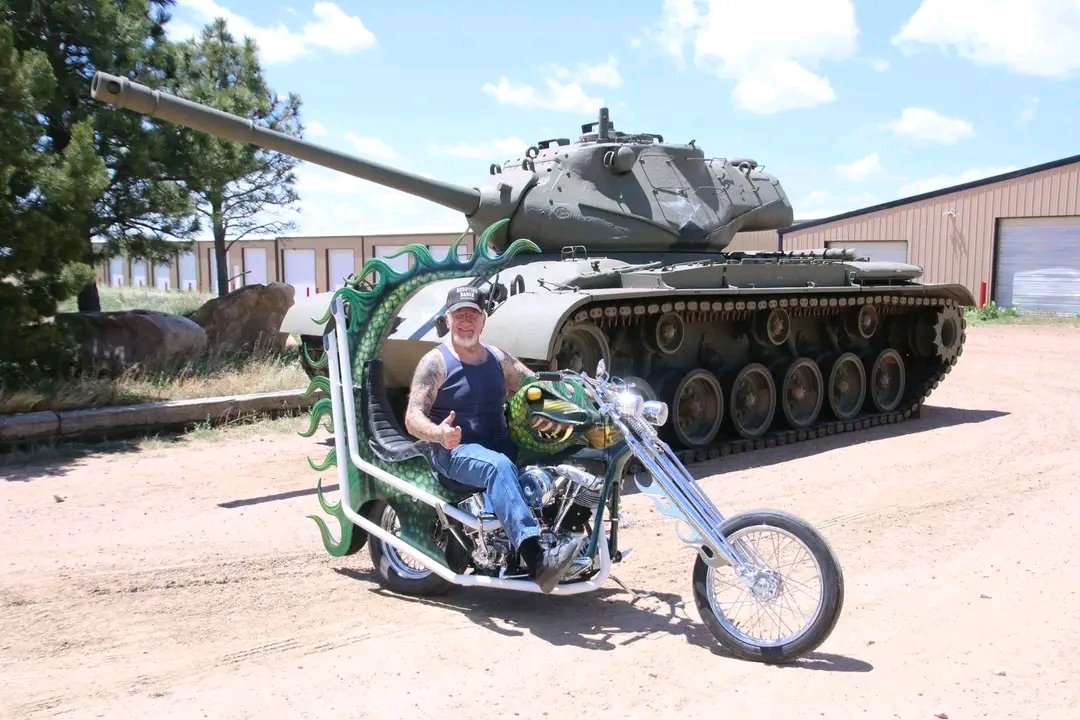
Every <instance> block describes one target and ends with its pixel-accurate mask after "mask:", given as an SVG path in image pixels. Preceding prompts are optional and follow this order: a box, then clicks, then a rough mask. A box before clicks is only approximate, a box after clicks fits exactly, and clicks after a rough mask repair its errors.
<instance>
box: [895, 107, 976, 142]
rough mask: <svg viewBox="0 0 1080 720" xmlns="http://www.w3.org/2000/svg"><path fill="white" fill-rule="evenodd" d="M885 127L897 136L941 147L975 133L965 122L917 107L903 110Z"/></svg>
mask: <svg viewBox="0 0 1080 720" xmlns="http://www.w3.org/2000/svg"><path fill="white" fill-rule="evenodd" d="M886 127H887V128H888V129H890V130H892V131H893V132H894V133H896V134H897V135H903V136H904V137H910V138H915V139H917V140H929V141H931V142H936V143H940V144H942V145H952V144H953V143H955V142H956V141H957V140H960V139H962V138H965V137H968V136H970V135H973V134H974V133H975V128H974V126H972V124H971V123H970V122H968V121H967V120H963V119H961V118H955V117H948V116H945V115H941V114H939V113H936V112H934V111H933V110H928V109H927V108H917V107H910V108H904V110H903V112H901V113H900V117H899V118H897V119H896V120H893V121H892V122H890V123H887V124H886Z"/></svg>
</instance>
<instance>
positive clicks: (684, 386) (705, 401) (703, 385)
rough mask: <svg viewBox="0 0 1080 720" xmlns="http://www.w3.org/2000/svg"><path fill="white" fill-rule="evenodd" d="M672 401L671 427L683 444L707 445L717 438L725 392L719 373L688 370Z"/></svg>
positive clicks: (722, 417) (722, 415) (722, 414)
mask: <svg viewBox="0 0 1080 720" xmlns="http://www.w3.org/2000/svg"><path fill="white" fill-rule="evenodd" d="M670 405H671V429H672V432H673V433H674V434H675V439H676V440H677V441H678V442H679V443H681V444H682V446H683V447H687V448H699V447H705V446H706V445H708V444H709V443H711V442H712V441H713V439H714V438H715V437H716V433H717V431H718V430H719V429H720V423H721V422H722V421H723V419H724V394H723V391H722V390H721V389H720V381H719V380H717V379H716V376H715V375H713V374H712V373H711V372H709V371H708V370H703V369H701V368H698V369H697V370H691V371H690V372H688V373H686V375H684V376H683V377H682V379H681V380H679V384H678V385H676V386H675V392H674V393H673V394H672V396H671V403H670Z"/></svg>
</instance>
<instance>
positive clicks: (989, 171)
mask: <svg viewBox="0 0 1080 720" xmlns="http://www.w3.org/2000/svg"><path fill="white" fill-rule="evenodd" d="M1015 169H1016V168H1015V167H1013V166H1011V165H1009V166H1005V167H987V168H972V169H970V170H964V171H963V172H961V173H957V174H955V175H947V174H943V175H935V176H934V177H928V178H923V179H921V180H915V181H913V182H909V183H906V184H904V185H901V186H900V190H899V197H910V196H911V195H920V194H922V193H925V192H930V191H931V190H940V189H942V188H947V187H952V186H953V185H962V184H964V183H969V182H973V181H975V180H982V179H983V178H988V177H992V176H994V175H1001V174H1002V173H1007V172H1012V171H1013V170H1015Z"/></svg>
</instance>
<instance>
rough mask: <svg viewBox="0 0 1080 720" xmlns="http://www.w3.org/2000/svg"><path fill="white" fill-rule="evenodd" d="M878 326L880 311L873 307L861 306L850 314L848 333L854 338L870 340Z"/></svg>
mask: <svg viewBox="0 0 1080 720" xmlns="http://www.w3.org/2000/svg"><path fill="white" fill-rule="evenodd" d="M878 325H879V320H878V310H877V308H876V307H874V306H873V305H860V306H859V307H858V308H852V309H851V311H850V312H849V313H848V316H847V332H848V335H850V336H851V337H853V338H863V339H865V340H869V339H870V338H872V337H874V333H876V332H877V330H878Z"/></svg>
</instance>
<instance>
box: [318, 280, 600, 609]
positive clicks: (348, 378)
mask: <svg viewBox="0 0 1080 720" xmlns="http://www.w3.org/2000/svg"><path fill="white" fill-rule="evenodd" d="M330 307H331V310H332V313H333V318H334V329H333V330H331V331H330V332H329V333H327V335H326V344H327V345H329V346H330V347H327V348H326V349H327V353H326V355H327V364H328V368H327V369H328V371H329V373H330V405H331V409H332V412H333V419H334V447H335V448H336V449H337V457H338V458H339V460H338V463H337V474H338V493H339V495H340V498H339V499H340V502H341V509H342V512H343V513H344V515H345V517H346V518H347V519H348V520H349V521H350V522H352V523H353V524H354V525H358V526H360V527H361V528H363V529H364V530H366V531H367V532H368V533H369V534H370V535H372V536H373V537H376V538H378V539H380V540H382V541H383V542H385V543H387V544H389V545H392V546H393V547H394V548H395V549H397V550H398V551H400V552H404V553H406V554H407V555H409V556H410V557H413V558H415V559H416V561H417V562H419V563H420V564H421V565H423V566H424V567H426V568H427V569H428V570H431V571H432V572H434V573H435V574H436V575H438V576H439V577H441V578H443V579H444V580H447V581H448V582H452V583H454V584H455V585H464V586H472V587H489V588H497V589H500V590H517V591H519V592H533V593H539V592H542V591H541V590H540V586H539V585H537V584H536V583H535V582H533V581H532V580H507V579H504V578H494V577H489V576H486V575H465V574H461V573H455V572H454V571H453V570H451V569H450V568H449V567H447V566H446V565H444V564H443V563H441V562H439V561H438V560H436V559H435V558H432V557H430V556H428V555H426V554H425V553H424V552H423V551H421V550H419V549H418V548H415V547H413V546H412V545H410V544H409V543H407V542H405V541H404V540H402V539H401V538H399V537H397V536H396V535H392V534H391V533H389V532H387V531H386V530H384V529H383V528H381V527H380V526H378V525H376V524H375V523H373V522H371V521H370V520H368V519H367V518H365V517H364V516H362V515H360V514H359V513H357V512H356V511H355V510H353V509H352V498H351V497H350V495H349V470H348V467H347V466H346V465H345V464H344V463H343V462H342V461H341V458H343V457H348V458H349V459H350V460H352V462H353V464H354V465H356V467H357V469H358V470H360V471H361V472H364V473H368V474H369V475H373V476H374V477H377V478H378V479H380V480H382V481H384V482H386V483H387V484H389V485H392V486H393V487H395V488H397V489H399V490H401V491H402V492H405V493H408V494H409V495H411V496H413V497H415V498H417V499H418V500H421V501H423V502H425V503H427V504H428V505H432V506H433V507H435V508H436V509H439V508H441V509H442V511H443V512H445V513H446V514H447V515H450V516H452V517H454V518H455V519H460V520H461V522H462V523H463V524H466V525H468V526H469V527H473V528H478V529H479V528H480V522H479V520H477V518H476V517H475V516H473V515H470V514H468V513H465V512H463V511H462V510H461V509H459V508H457V507H454V506H453V505H450V504H448V503H446V502H444V501H443V500H440V499H439V498H437V497H435V496H434V495H432V494H430V493H428V492H425V491H423V490H420V489H419V488H416V487H415V486H413V485H412V484H410V483H408V482H406V481H404V480H402V479H401V478H399V477H397V476H396V475H393V474H392V473H388V472H386V471H385V470H383V469H382V468H379V467H377V466H375V465H372V464H371V463H369V462H367V461H365V460H364V459H363V458H361V457H360V454H359V450H358V447H357V443H358V441H357V433H356V411H355V400H354V398H353V382H352V361H351V359H350V357H349V350H348V338H347V337H346V335H345V333H344V332H342V333H339V332H338V329H339V328H345V327H346V326H345V314H344V311H343V307H342V302H341V298H340V297H335V298H334V299H333V300H332V301H331V303H330ZM335 345H336V347H337V352H332V351H331V350H332V348H333V346H335ZM491 527H493V525H492V524H490V523H485V524H484V529H490V528H491ZM598 544H599V557H600V570H599V572H598V573H597V574H596V575H595V576H594V577H593V578H591V579H589V580H585V581H583V582H577V583H574V584H572V585H558V586H556V587H555V588H554V589H553V590H552V591H551V594H552V595H580V594H582V593H586V592H592V591H593V590H598V589H599V588H600V587H601V586H602V585H603V584H604V582H605V581H606V580H607V577H608V575H609V574H610V573H611V556H610V553H609V552H608V547H607V543H606V542H601V543H598Z"/></svg>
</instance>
